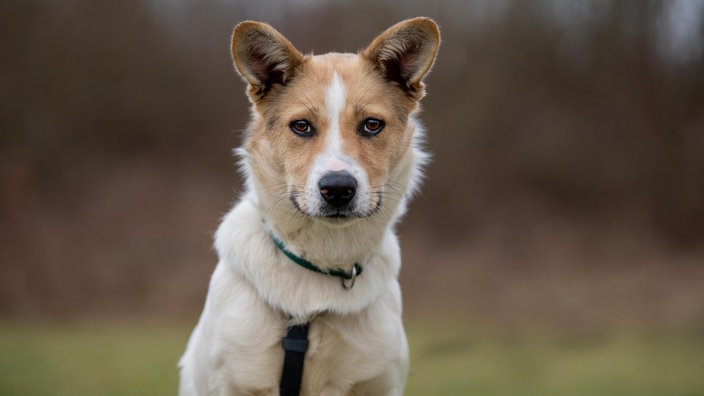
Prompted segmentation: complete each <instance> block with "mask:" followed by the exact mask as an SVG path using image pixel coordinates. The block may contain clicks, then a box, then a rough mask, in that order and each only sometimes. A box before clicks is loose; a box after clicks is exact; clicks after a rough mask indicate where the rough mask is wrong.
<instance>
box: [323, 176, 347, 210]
mask: <svg viewBox="0 0 704 396" xmlns="http://www.w3.org/2000/svg"><path fill="white" fill-rule="evenodd" d="M318 188H319V189H320V195H322V197H323V199H324V200H325V202H327V203H329V204H330V205H332V206H335V207H337V208H341V207H343V206H345V205H347V204H348V203H350V201H351V200H352V198H354V195H355V194H356V193H357V180H356V179H355V178H354V177H352V175H350V174H349V173H347V172H330V173H328V174H326V175H325V176H323V177H322V178H321V179H320V181H319V182H318Z"/></svg>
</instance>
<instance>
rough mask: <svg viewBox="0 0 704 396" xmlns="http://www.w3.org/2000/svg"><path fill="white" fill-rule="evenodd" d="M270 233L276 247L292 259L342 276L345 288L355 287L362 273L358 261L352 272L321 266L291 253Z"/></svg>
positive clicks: (300, 263) (321, 270) (308, 267)
mask: <svg viewBox="0 0 704 396" xmlns="http://www.w3.org/2000/svg"><path fill="white" fill-rule="evenodd" d="M269 235H270V236H271V240H272V241H274V244H275V245H276V247H277V248H279V250H281V252H282V253H283V254H285V255H286V257H288V258H289V259H291V261H293V262H294V263H296V264H298V265H300V266H301V267H303V268H305V269H308V270H311V271H313V272H317V273H319V274H323V275H332V276H336V277H338V278H340V280H341V281H342V287H344V288H345V289H348V290H349V289H351V288H352V287H354V283H355V281H356V279H357V277H358V276H359V275H360V274H361V273H362V266H361V265H359V264H357V263H354V265H353V266H352V270H350V272H346V271H344V270H341V269H325V268H320V267H318V266H317V265H315V264H313V263H311V262H310V261H308V260H306V259H304V258H302V257H299V256H296V255H295V254H293V253H291V252H290V251H289V250H287V249H286V247H285V245H284V243H283V242H281V240H279V239H278V238H277V237H275V236H274V234H273V233H271V232H270V233H269Z"/></svg>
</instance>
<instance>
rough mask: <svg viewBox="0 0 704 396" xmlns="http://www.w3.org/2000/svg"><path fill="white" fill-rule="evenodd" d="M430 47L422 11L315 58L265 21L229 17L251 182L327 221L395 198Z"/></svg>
mask: <svg viewBox="0 0 704 396" xmlns="http://www.w3.org/2000/svg"><path fill="white" fill-rule="evenodd" d="M438 45H439V33H438V29H437V26H436V25H435V23H434V22H432V21H431V20H429V19H426V18H416V19H413V20H408V21H405V22H402V23H400V24H398V25H395V26H393V27H391V28H390V29H388V30H387V31H386V32H384V33H383V34H382V35H380V36H379V37H378V38H377V39H376V40H374V42H372V44H371V45H370V46H369V47H368V48H367V49H366V50H364V51H362V52H361V53H360V54H327V55H322V56H303V55H301V54H300V53H299V52H298V51H297V50H296V49H295V48H294V47H293V46H292V45H291V44H290V43H289V42H288V41H287V40H286V39H285V38H284V37H283V36H281V34H279V33H278V32H277V31H275V30H274V29H273V28H271V27H270V26H268V25H265V24H262V23H258V22H243V23H241V24H240V25H238V26H237V27H236V28H235V32H234V34H233V40H232V53H233V58H234V61H235V65H236V67H237V69H238V71H239V72H240V74H241V75H242V76H243V78H244V79H245V80H246V81H247V82H248V84H249V87H248V95H249V97H250V99H251V101H252V103H253V104H254V112H253V121H252V125H251V126H250V130H249V135H248V137H247V140H246V142H245V151H246V154H245V155H246V157H247V160H248V165H249V171H250V172H251V173H252V174H251V176H252V177H253V178H254V183H255V185H256V187H257V189H258V190H260V191H262V192H263V193H264V194H262V195H266V196H267V197H270V198H271V200H272V202H271V204H272V205H281V204H282V203H283V204H286V205H290V207H291V209H292V210H295V211H297V212H298V213H302V214H304V215H306V216H308V217H311V218H316V219H321V220H324V221H327V222H330V223H336V224H344V223H347V222H349V221H350V220H352V219H358V218H365V217H369V216H372V215H374V214H376V213H377V212H379V211H381V210H383V209H385V208H387V207H389V206H393V205H392V203H394V202H396V203H397V202H398V201H399V200H401V199H402V198H403V196H404V195H405V190H406V188H407V184H408V181H404V180H403V177H401V175H399V171H398V169H397V168H398V166H399V164H401V163H403V162H404V157H408V156H409V155H412V150H413V147H412V146H413V138H414V132H415V130H414V129H415V124H414V123H413V122H412V119H411V115H412V113H413V112H414V111H415V110H416V108H417V106H418V101H419V100H420V99H421V97H422V96H423V94H424V87H423V83H422V78H423V77H424V76H425V74H426V73H427V72H428V70H429V69H430V67H431V66H432V64H433V61H434V59H435V55H436V53H437V49H438ZM401 173H402V172H401ZM398 177H401V179H400V180H396V179H395V178H398ZM387 201H388V202H387Z"/></svg>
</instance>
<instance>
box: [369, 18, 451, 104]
mask: <svg viewBox="0 0 704 396" xmlns="http://www.w3.org/2000/svg"><path fill="white" fill-rule="evenodd" d="M439 47H440V29H438V25H437V24H436V23H435V22H434V21H433V20H432V19H430V18H423V17H419V18H413V19H407V20H405V21H403V22H400V23H397V24H396V25H394V26H392V27H390V28H388V29H387V30H386V31H385V32H383V33H382V34H381V35H379V37H377V38H376V39H374V41H373V42H372V43H371V44H370V45H369V47H367V49H365V50H364V51H362V53H361V55H362V57H364V58H365V59H367V60H368V61H370V62H372V64H373V65H374V67H375V68H376V69H377V70H378V71H379V72H381V73H382V75H383V76H384V77H385V78H386V79H388V80H389V81H392V82H395V83H397V84H398V85H399V86H400V87H401V89H403V90H404V91H405V92H406V93H407V94H408V95H410V96H411V97H413V98H415V99H420V98H421V97H422V96H423V95H424V86H423V77H425V75H426V74H427V73H428V71H430V68H431V67H432V66H433V63H434V62H435V57H436V56H437V53H438V48H439Z"/></svg>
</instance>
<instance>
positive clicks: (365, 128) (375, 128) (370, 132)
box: [360, 118, 385, 136]
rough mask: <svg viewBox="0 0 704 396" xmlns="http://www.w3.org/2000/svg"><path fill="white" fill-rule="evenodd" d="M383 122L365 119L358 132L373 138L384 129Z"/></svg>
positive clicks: (376, 119)
mask: <svg viewBox="0 0 704 396" xmlns="http://www.w3.org/2000/svg"><path fill="white" fill-rule="evenodd" d="M384 125H385V124H384V121H382V120H380V119H378V118H367V119H366V120H364V121H363V122H362V125H361V126H360V132H361V133H362V135H364V136H374V135H377V134H379V132H381V130H382V129H384Z"/></svg>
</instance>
